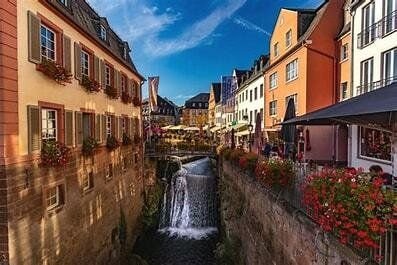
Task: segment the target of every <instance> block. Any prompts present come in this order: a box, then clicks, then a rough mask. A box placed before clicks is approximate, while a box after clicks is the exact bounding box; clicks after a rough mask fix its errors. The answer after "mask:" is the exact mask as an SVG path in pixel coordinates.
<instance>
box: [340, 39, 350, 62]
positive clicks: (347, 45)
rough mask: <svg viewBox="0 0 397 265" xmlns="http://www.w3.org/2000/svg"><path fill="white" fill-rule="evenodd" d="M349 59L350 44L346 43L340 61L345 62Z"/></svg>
mask: <svg viewBox="0 0 397 265" xmlns="http://www.w3.org/2000/svg"><path fill="white" fill-rule="evenodd" d="M348 57H349V44H348V43H346V44H345V45H343V46H342V49H341V51H340V60H341V61H344V60H347V58H348Z"/></svg>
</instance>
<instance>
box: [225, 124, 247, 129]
mask: <svg viewBox="0 0 397 265" xmlns="http://www.w3.org/2000/svg"><path fill="white" fill-rule="evenodd" d="M244 126H247V124H246V123H237V124H235V125H233V126H231V127H230V128H229V129H230V130H231V129H234V130H238V129H240V128H242V127H244Z"/></svg>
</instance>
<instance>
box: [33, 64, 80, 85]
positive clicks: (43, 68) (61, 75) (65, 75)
mask: <svg viewBox="0 0 397 265" xmlns="http://www.w3.org/2000/svg"><path fill="white" fill-rule="evenodd" d="M37 69H38V70H39V71H40V72H42V73H43V74H45V75H46V76H48V77H50V78H52V79H54V80H55V81H56V82H57V83H58V84H61V85H65V84H66V83H72V76H73V75H72V74H71V73H70V72H69V71H66V69H65V68H64V67H63V66H62V65H60V64H58V63H56V62H54V61H51V60H47V59H44V58H43V59H42V61H41V63H40V64H39V65H38V66H37Z"/></svg>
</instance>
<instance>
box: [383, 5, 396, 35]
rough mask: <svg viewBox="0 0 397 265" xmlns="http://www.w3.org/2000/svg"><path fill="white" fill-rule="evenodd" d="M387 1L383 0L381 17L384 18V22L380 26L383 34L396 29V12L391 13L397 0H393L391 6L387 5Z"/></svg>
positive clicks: (394, 9)
mask: <svg viewBox="0 0 397 265" xmlns="http://www.w3.org/2000/svg"><path fill="white" fill-rule="evenodd" d="M388 3H389V2H388V0H383V17H384V18H385V22H384V23H383V25H382V26H383V34H384V35H388V34H389V33H391V32H393V31H395V30H396V29H397V21H396V18H395V16H396V14H394V15H393V13H394V12H395V11H396V10H397V1H395V0H393V1H392V3H391V7H389V5H388Z"/></svg>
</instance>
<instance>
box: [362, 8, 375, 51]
mask: <svg viewBox="0 0 397 265" xmlns="http://www.w3.org/2000/svg"><path fill="white" fill-rule="evenodd" d="M361 21H362V34H363V35H362V36H361V37H362V44H363V45H367V44H369V43H371V42H372V41H373V40H374V39H375V30H376V28H375V27H374V24H375V2H372V3H370V4H368V5H367V6H365V7H364V8H363V11H362V20H361Z"/></svg>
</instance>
